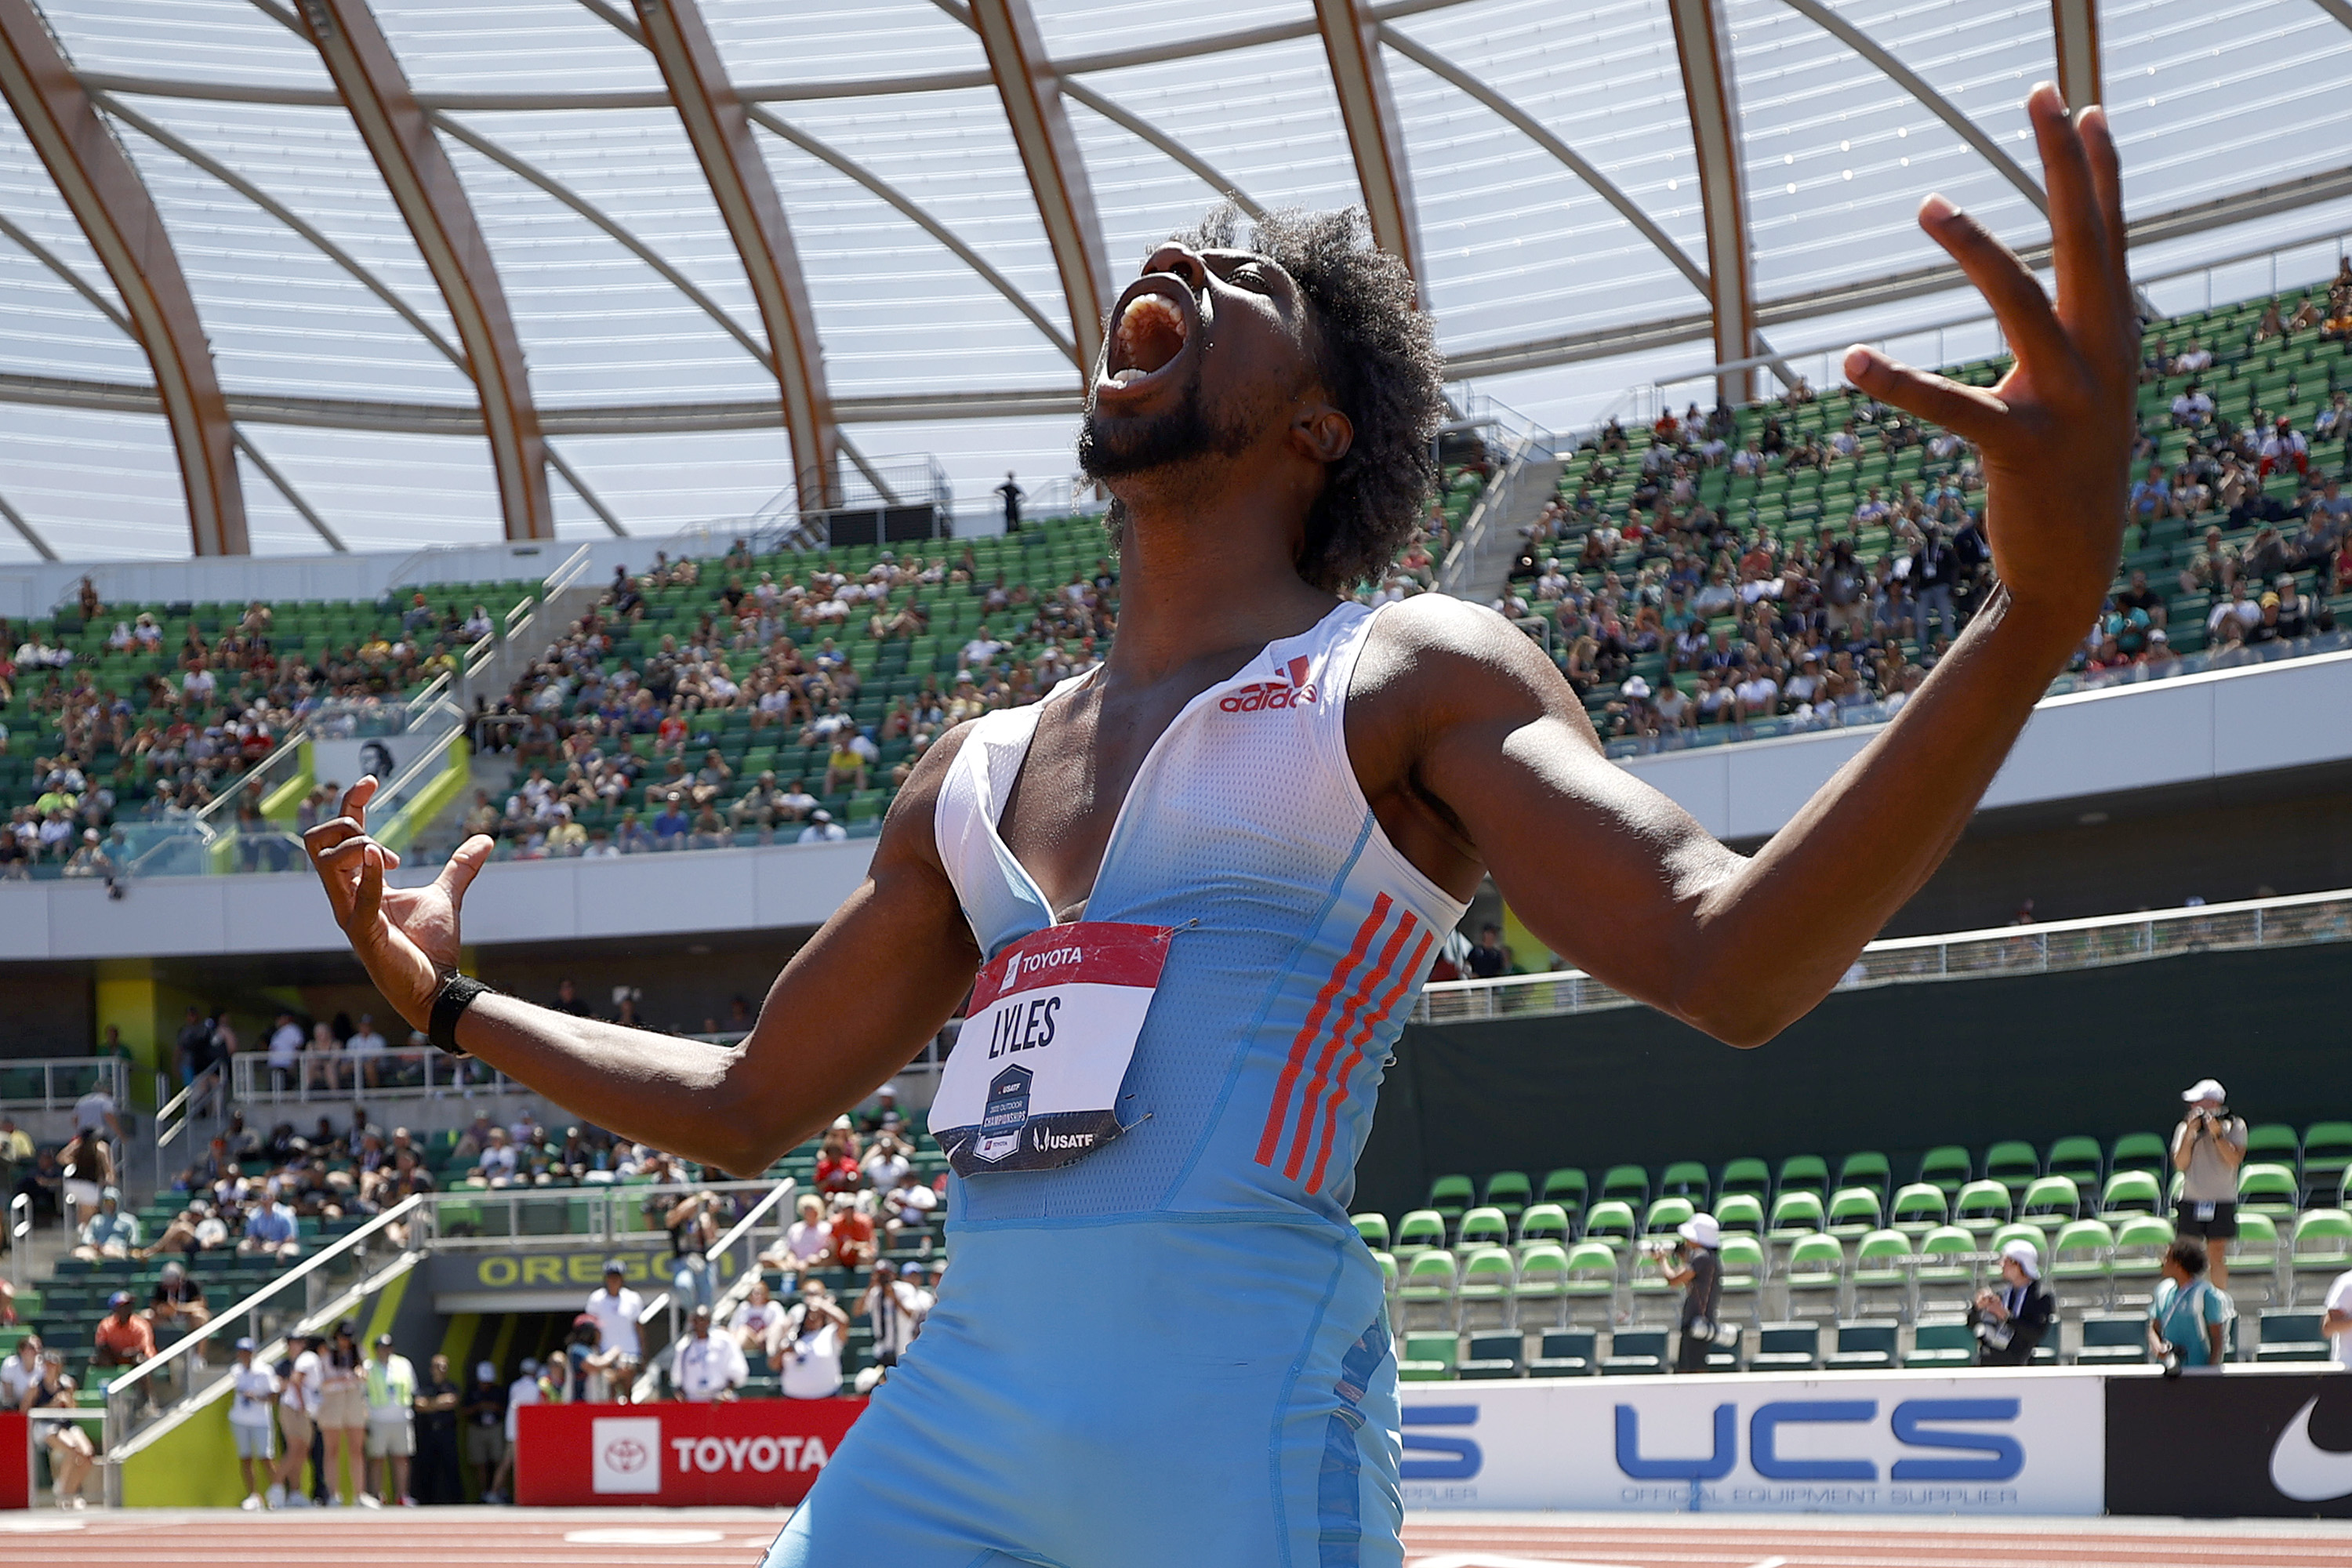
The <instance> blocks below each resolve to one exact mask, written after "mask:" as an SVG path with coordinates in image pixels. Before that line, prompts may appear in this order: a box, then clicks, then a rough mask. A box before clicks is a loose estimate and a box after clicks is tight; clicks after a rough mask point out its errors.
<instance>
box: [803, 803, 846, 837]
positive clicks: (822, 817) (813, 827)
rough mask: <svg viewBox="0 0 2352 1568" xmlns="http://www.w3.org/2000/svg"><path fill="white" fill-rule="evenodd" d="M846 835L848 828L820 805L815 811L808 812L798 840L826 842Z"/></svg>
mask: <svg viewBox="0 0 2352 1568" xmlns="http://www.w3.org/2000/svg"><path fill="white" fill-rule="evenodd" d="M846 837H849V831H848V829H846V828H845V827H843V826H841V824H839V823H838V822H835V820H834V819H833V813H831V812H829V811H826V810H825V809H824V808H823V807H822V806H820V807H819V808H818V809H816V810H815V811H813V812H811V813H809V823H808V826H806V827H803V828H802V829H801V836H800V838H799V842H800V843H803V844H826V843H831V842H834V841H835V840H837V839H843V838H846Z"/></svg>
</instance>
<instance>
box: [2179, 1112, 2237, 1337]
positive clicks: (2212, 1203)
mask: <svg viewBox="0 0 2352 1568" xmlns="http://www.w3.org/2000/svg"><path fill="white" fill-rule="evenodd" d="M2180 1098H2181V1099H2182V1100H2186V1101H2187V1102H2188V1105H2189V1109H2188V1110H2186V1111H2185V1112H2184V1113H2183V1114H2182V1115H2181V1118H2180V1125H2179V1127H2178V1128H2176V1129H2175V1130H2174V1131H2173V1134H2172V1168H2173V1169H2174V1170H2176V1171H2179V1173H2181V1177H2182V1181H2181V1187H2180V1204H2179V1211H2178V1213H2177V1214H2176V1215H2175V1216H2174V1219H2173V1225H2172V1229H2173V1234H2175V1235H2176V1236H2194V1237H2201V1238H2202V1239H2203V1240H2204V1242H2205V1243H2206V1259H2207V1267H2208V1268H2209V1270H2210V1273H2209V1276H2208V1277H2209V1278H2210V1279H2211V1280H2212V1282H2213V1289H2216V1290H2219V1291H2221V1293H2222V1294H2223V1295H2225V1296H2226V1295H2228V1294H2229V1291H2230V1265H2229V1261H2228V1259H2227V1258H2224V1257H2223V1256H2222V1255H2223V1254H2224V1253H2225V1252H2227V1251H2228V1250H2229V1244H2230V1239H2231V1237H2234V1236H2236V1235H2237V1234H2238V1167H2239V1166H2240V1165H2242V1164H2243V1163H2245V1159H2246V1121H2245V1118H2244V1117H2242V1116H2232V1115H2231V1114H2230V1108H2229V1107H2228V1105H2226V1104H2225V1103H2223V1101H2224V1100H2226V1099H2227V1098H2228V1097H2227V1096H2225V1095H2224V1094H2223V1093H2222V1092H2221V1085H2220V1084H2218V1083H2216V1082H2214V1081H2213V1080H2212V1079H2210V1078H2209V1079H2200V1081H2199V1082H2198V1083H2197V1084H2196V1085H2195V1086H2194V1087H2192V1088H2190V1089H2187V1090H2185V1091H2184V1092H2183V1093H2182V1094H2181V1096H2180Z"/></svg>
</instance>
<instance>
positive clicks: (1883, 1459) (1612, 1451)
mask: <svg viewBox="0 0 2352 1568" xmlns="http://www.w3.org/2000/svg"><path fill="white" fill-rule="evenodd" d="M1403 1393H1404V1399H1403V1426H1404V1465H1403V1482H1404V1501H1405V1506H1406V1507H1407V1508H1412V1509H1436V1508H1464V1509H1496V1508H1502V1509H1580V1510H1607V1509H1635V1510H1660V1511H1668V1510H1671V1511H1683V1510H1708V1509H1723V1510H1741V1511H1748V1512H1815V1513H1818V1512H1831V1513H1918V1514H1950V1513H1971V1514H1986V1515H2001V1514H2095V1513H2097V1512H2099V1511H2100V1510H2101V1508H2102V1504H2103V1500H2104V1487H2103V1482H2104V1479H2105V1477H2104V1467H2105V1461H2104V1453H2105V1449H2104V1443H2103V1439H2104V1436H2105V1419H2106V1409H2105V1397H2104V1394H2103V1391H2102V1388H2101V1385H2100V1381H2099V1379H2098V1378H2097V1377H2095V1376H2093V1375H2080V1376H2078V1375H2075V1374H2073V1373H2064V1372H2054V1373H2053V1372H2043V1373H2028V1374H2022V1375H2018V1376H2004V1375H1999V1374H1994V1373H1970V1374H1968V1375H1964V1376H1958V1377H1955V1376H1948V1375H1939V1374H1934V1373H1889V1374H1887V1375H1885V1376H1884V1377H1856V1376H1853V1375H1851V1374H1846V1375H1840V1376H1836V1377H1826V1378H1814V1377H1808V1376H1804V1375H1802V1374H1785V1375H1784V1374H1768V1375H1764V1376H1754V1377H1740V1378H1729V1377H1713V1378H1704V1377H1684V1378H1664V1377H1629V1378H1573V1379H1570V1378H1562V1379H1557V1380H1544V1381H1539V1382H1525V1383H1503V1382H1496V1383H1451V1384H1406V1385H1405V1387H1404V1391H1403Z"/></svg>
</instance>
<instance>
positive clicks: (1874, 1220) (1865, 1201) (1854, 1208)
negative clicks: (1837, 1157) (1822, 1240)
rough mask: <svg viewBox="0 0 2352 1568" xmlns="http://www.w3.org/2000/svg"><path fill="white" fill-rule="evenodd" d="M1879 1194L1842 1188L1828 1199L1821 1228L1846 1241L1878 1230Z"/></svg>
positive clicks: (1866, 1189) (1867, 1190)
mask: <svg viewBox="0 0 2352 1568" xmlns="http://www.w3.org/2000/svg"><path fill="white" fill-rule="evenodd" d="M1879 1201H1880V1200H1879V1194H1877V1193H1875V1192H1874V1191H1872V1190H1871V1189H1870V1188H1868V1187H1845V1188H1842V1189H1840V1190H1839V1191H1838V1192H1837V1193H1835V1194H1832V1196H1831V1198H1830V1206H1829V1215H1828V1219H1827V1222H1826V1224H1825V1225H1824V1226H1823V1228H1824V1229H1826V1230H1827V1231H1828V1232H1829V1233H1830V1234H1831V1235H1832V1236H1835V1237H1844V1238H1846V1239H1847V1240H1852V1239H1853V1238H1854V1237H1860V1236H1866V1235H1868V1234H1869V1233H1870V1232H1872V1231H1874V1230H1876V1229H1878V1228H1879V1221H1880V1218H1881V1215H1880V1208H1879Z"/></svg>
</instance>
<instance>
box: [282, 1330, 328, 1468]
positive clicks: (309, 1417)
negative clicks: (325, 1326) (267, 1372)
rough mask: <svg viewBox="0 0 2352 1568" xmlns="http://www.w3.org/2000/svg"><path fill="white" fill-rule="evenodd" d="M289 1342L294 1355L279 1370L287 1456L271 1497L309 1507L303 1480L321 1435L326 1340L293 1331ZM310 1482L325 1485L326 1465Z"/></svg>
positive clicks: (289, 1347) (322, 1466) (314, 1335)
mask: <svg viewBox="0 0 2352 1568" xmlns="http://www.w3.org/2000/svg"><path fill="white" fill-rule="evenodd" d="M321 1343H322V1341H321V1340H320V1336H319V1335H317V1334H293V1335H289V1337H288V1339H287V1348H288V1349H289V1350H291V1351H292V1352H293V1354H292V1355H291V1356H290V1357H289V1358H288V1360H287V1362H286V1363H285V1366H284V1367H283V1368H282V1369H281V1370H280V1372H279V1373H278V1426H279V1427H280V1428H282V1429H283V1430H284V1432H285V1434H286V1457H285V1458H282V1459H279V1460H278V1479H277V1484H276V1486H275V1487H274V1488H273V1489H272V1497H271V1500H272V1501H276V1500H278V1498H280V1497H282V1498H283V1499H284V1500H285V1503H286V1506H287V1507H289V1508H308V1507H310V1493H308V1492H305V1491H304V1490H303V1489H302V1488H301V1485H300V1483H301V1479H302V1467H303V1466H304V1465H305V1464H306V1463H308V1462H309V1461H310V1452H311V1448H312V1447H313V1445H314V1444H315V1443H316V1441H317V1438H318V1427H319V1387H320V1383H321V1382H322V1381H323V1380H324V1376H325V1370H324V1363H322V1362H321V1361H320V1356H319V1347H320V1344H321ZM310 1484H311V1486H312V1488H314V1489H318V1488H323V1487H324V1486H325V1484H326V1466H325V1465H323V1464H321V1465H320V1466H319V1468H318V1471H317V1473H315V1474H314V1475H313V1476H312V1477H311V1478H310Z"/></svg>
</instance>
